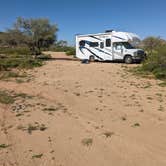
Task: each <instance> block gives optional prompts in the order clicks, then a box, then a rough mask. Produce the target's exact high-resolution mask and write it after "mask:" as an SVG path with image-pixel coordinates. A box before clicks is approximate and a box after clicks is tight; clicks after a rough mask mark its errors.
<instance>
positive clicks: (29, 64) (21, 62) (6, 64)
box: [0, 57, 43, 70]
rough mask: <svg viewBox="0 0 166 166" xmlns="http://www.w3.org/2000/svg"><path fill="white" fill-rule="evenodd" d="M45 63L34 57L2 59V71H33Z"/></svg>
mask: <svg viewBox="0 0 166 166" xmlns="http://www.w3.org/2000/svg"><path fill="white" fill-rule="evenodd" d="M42 64H43V62H42V61H41V60H39V59H34V58H33V57H25V58H9V57H8V58H1V59H0V70H7V69H9V68H26V69H31V68H34V67H39V66H42Z"/></svg>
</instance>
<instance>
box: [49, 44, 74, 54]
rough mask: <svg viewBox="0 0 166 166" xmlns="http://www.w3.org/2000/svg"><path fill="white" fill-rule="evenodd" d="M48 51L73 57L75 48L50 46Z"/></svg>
mask: <svg viewBox="0 0 166 166" xmlns="http://www.w3.org/2000/svg"><path fill="white" fill-rule="evenodd" d="M49 51H55V52H66V54H67V55H75V47H70V46H56V45H52V46H50V48H49Z"/></svg>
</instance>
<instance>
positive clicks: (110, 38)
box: [76, 30, 145, 64]
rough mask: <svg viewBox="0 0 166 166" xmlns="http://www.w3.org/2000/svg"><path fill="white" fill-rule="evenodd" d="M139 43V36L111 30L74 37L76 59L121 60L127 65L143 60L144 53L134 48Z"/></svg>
mask: <svg viewBox="0 0 166 166" xmlns="http://www.w3.org/2000/svg"><path fill="white" fill-rule="evenodd" d="M139 42H140V38H139V36H137V35H136V34H134V33H129V32H116V31H112V30H110V31H106V32H105V33H97V34H87V35H76V57H77V58H79V59H81V60H85V59H88V60H89V61H95V60H98V61H116V60H117V61H120V60H122V61H124V62H125V63H127V64H130V63H133V62H141V61H142V60H143V59H144V58H145V52H144V51H143V50H142V49H137V48H135V47H134V45H136V44H137V43H139Z"/></svg>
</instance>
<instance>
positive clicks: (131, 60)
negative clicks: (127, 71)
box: [124, 55, 133, 64]
mask: <svg viewBox="0 0 166 166" xmlns="http://www.w3.org/2000/svg"><path fill="white" fill-rule="evenodd" d="M124 62H125V63H126V64H131V63H133V59H132V57H131V55H126V56H125V58H124Z"/></svg>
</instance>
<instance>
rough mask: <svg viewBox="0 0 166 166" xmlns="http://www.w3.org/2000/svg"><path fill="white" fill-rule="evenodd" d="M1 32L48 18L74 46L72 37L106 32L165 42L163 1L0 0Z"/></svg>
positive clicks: (164, 1)
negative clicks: (18, 23)
mask: <svg viewBox="0 0 166 166" xmlns="http://www.w3.org/2000/svg"><path fill="white" fill-rule="evenodd" d="M0 4H1V5H0V31H4V30H5V29H6V28H10V27H11V26H12V24H13V23H14V22H15V20H16V18H17V17H19V16H21V17H25V18H41V17H44V18H48V19H50V21H51V23H55V24H57V25H58V28H59V32H58V39H59V40H67V41H68V42H69V43H70V44H74V37H75V34H86V33H98V32H104V31H105V30H107V29H114V30H117V31H128V32H134V33H136V34H138V35H139V36H140V37H141V38H142V39H143V38H145V37H147V36H151V35H153V36H160V37H162V38H164V39H166V0H0Z"/></svg>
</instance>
